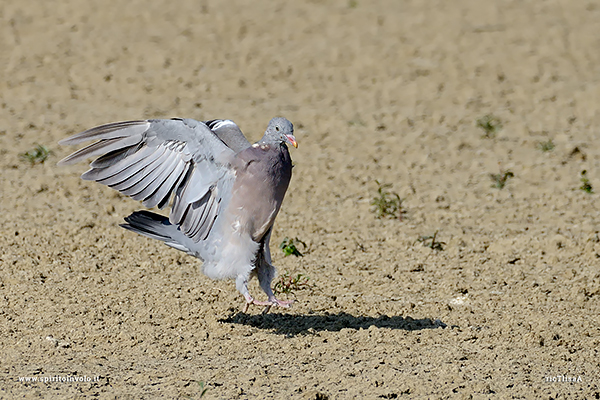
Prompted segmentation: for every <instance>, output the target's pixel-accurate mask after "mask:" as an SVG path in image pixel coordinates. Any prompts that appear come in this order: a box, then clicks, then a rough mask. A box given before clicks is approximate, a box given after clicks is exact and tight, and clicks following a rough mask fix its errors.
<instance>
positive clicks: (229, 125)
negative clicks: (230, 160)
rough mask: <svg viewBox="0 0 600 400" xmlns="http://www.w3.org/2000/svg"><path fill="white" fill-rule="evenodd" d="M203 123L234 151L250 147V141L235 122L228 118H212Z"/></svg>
mask: <svg viewBox="0 0 600 400" xmlns="http://www.w3.org/2000/svg"><path fill="white" fill-rule="evenodd" d="M204 123H205V124H206V125H207V126H208V127H209V128H210V129H211V130H212V131H213V132H214V133H215V135H217V136H218V137H219V139H221V140H222V141H223V142H224V143H225V144H226V145H227V146H229V147H230V148H231V149H232V150H233V151H235V152H236V153H239V152H240V151H242V150H244V149H247V148H248V147H250V142H249V141H248V139H246V136H244V134H243V133H242V130H241V129H240V127H239V126H237V125H236V123H235V122H233V121H231V120H228V119H212V120H210V121H204Z"/></svg>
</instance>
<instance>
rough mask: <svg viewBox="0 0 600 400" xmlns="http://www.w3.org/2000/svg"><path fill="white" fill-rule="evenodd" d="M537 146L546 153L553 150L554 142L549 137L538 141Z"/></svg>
mask: <svg viewBox="0 0 600 400" xmlns="http://www.w3.org/2000/svg"><path fill="white" fill-rule="evenodd" d="M537 147H538V149H540V150H541V151H543V152H544V153H546V152H548V151H552V150H554V147H555V146H554V142H553V141H552V139H549V140H547V141H545V142H539V143H538V146H537Z"/></svg>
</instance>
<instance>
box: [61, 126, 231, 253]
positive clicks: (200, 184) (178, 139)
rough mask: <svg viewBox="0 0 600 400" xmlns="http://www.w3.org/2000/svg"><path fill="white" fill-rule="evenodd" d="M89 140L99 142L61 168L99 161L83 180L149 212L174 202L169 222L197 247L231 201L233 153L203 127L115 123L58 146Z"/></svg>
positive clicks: (81, 151) (82, 151) (65, 162)
mask: <svg viewBox="0 0 600 400" xmlns="http://www.w3.org/2000/svg"><path fill="white" fill-rule="evenodd" d="M240 133H241V132H240ZM92 140H99V141H97V142H95V143H92V144H91V145H89V146H87V147H84V148H82V149H80V150H78V151H76V152H75V153H73V154H71V155H69V156H67V157H66V158H65V159H63V160H62V161H60V162H59V164H60V165H65V164H72V163H76V162H79V161H83V160H85V159H86V158H88V157H92V156H98V155H100V157H99V158H98V159H96V160H95V161H93V162H92V163H91V164H90V166H91V169H90V170H89V171H87V172H86V173H84V174H83V175H82V178H83V179H86V180H93V181H96V182H99V183H102V184H105V185H108V186H110V187H112V188H114V189H116V190H119V191H120V192H121V193H123V194H126V195H128V196H130V197H131V198H133V199H135V200H141V201H142V202H143V204H144V205H145V206H146V207H150V208H151V207H155V206H159V207H160V208H164V207H165V206H167V205H168V204H169V202H170V199H171V198H174V200H173V205H172V209H171V213H170V216H169V220H170V222H171V223H172V224H176V225H179V226H180V229H181V231H182V232H183V233H184V234H186V235H187V236H188V237H190V238H192V239H193V240H194V241H196V242H198V241H199V240H204V239H206V238H207V237H208V234H209V233H210V231H211V229H212V227H213V224H214V222H215V220H216V218H217V217H218V215H219V212H220V210H221V205H222V203H223V200H224V199H226V198H227V199H228V196H230V195H231V187H232V182H233V179H234V178H235V175H234V172H233V170H232V168H231V162H232V160H233V157H234V154H235V152H234V150H233V149H231V148H229V147H228V146H227V145H226V143H224V142H223V141H222V140H221V139H220V138H219V137H218V136H217V135H216V133H215V132H214V131H212V130H211V129H210V128H209V127H208V126H207V125H206V124H204V123H202V122H198V121H195V120H190V119H172V120H148V121H129V122H117V123H113V124H107V125H102V126H99V127H96V128H92V129H89V130H87V131H85V132H82V133H79V134H77V135H74V136H71V137H70V138H67V139H65V140H62V141H61V142H59V143H61V144H79V143H83V142H85V141H92Z"/></svg>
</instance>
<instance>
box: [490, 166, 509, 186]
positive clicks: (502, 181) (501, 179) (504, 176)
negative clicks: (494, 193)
mask: <svg viewBox="0 0 600 400" xmlns="http://www.w3.org/2000/svg"><path fill="white" fill-rule="evenodd" d="M514 176H515V174H513V173H512V172H510V171H504V170H502V169H500V173H498V174H490V178H491V179H492V182H494V183H493V184H492V187H493V188H496V189H503V188H504V186H506V183H507V182H508V179H509V178H513V177H514Z"/></svg>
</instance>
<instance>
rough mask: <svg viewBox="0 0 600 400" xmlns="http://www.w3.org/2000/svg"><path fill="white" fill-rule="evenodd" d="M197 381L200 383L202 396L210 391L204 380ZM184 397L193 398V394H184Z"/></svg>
mask: <svg viewBox="0 0 600 400" xmlns="http://www.w3.org/2000/svg"><path fill="white" fill-rule="evenodd" d="M196 383H197V384H198V386H200V398H203V397H204V395H205V394H206V392H207V391H208V388H207V387H206V385H205V384H204V381H196ZM183 397H185V398H188V399H193V397H192V396H187V395H184V396H183Z"/></svg>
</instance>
